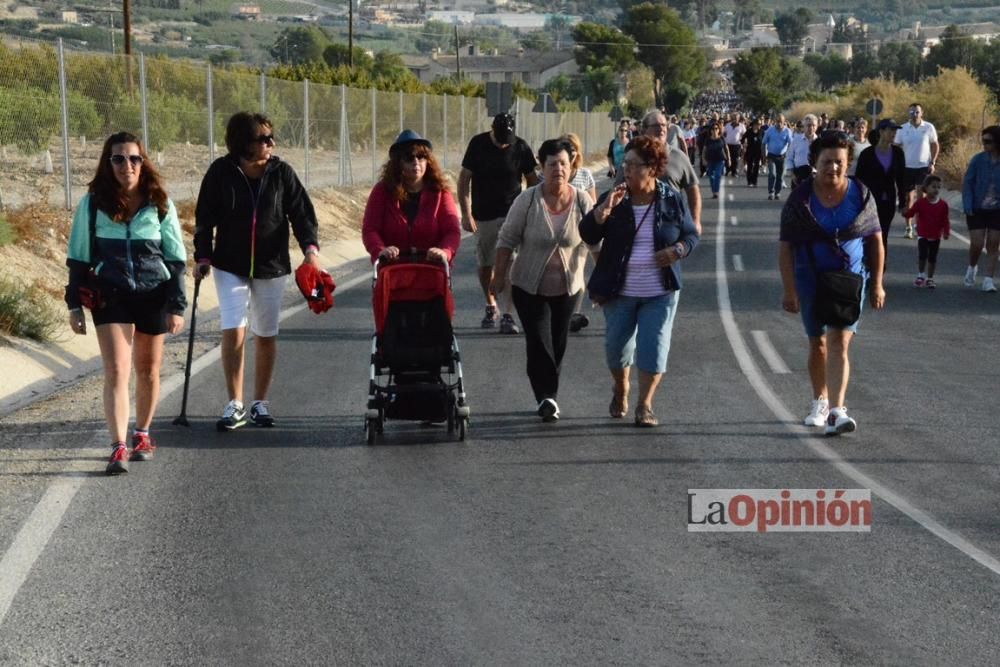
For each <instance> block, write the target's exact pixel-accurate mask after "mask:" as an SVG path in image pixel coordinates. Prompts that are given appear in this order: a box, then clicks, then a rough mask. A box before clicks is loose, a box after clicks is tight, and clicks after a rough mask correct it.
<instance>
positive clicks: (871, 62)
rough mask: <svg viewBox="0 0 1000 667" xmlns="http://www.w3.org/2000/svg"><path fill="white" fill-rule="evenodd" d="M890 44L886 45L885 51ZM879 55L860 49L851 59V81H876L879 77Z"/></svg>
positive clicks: (870, 50) (869, 50)
mask: <svg viewBox="0 0 1000 667" xmlns="http://www.w3.org/2000/svg"><path fill="white" fill-rule="evenodd" d="M886 46H888V44H886V45H884V46H883V47H882V48H883V49H884V48H885V47H886ZM879 55H881V54H876V53H875V51H874V50H872V49H858V50H857V51H855V52H854V57H853V58H851V81H861V80H862V79H874V78H876V77H878V76H879V74H880V73H881V69H880V68H879Z"/></svg>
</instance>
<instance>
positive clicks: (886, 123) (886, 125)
mask: <svg viewBox="0 0 1000 667" xmlns="http://www.w3.org/2000/svg"><path fill="white" fill-rule="evenodd" d="M901 127H903V126H902V125H897V124H896V121H894V120H893V119H891V118H883V119H882V120H880V121H879V122H878V129H880V130H898V129H900V128H901Z"/></svg>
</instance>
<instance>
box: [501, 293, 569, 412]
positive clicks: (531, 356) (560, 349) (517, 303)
mask: <svg viewBox="0 0 1000 667" xmlns="http://www.w3.org/2000/svg"><path fill="white" fill-rule="evenodd" d="M511 296H512V297H513V299H514V307H515V308H517V316H518V317H519V318H521V328H522V329H523V330H524V339H525V340H524V342H525V348H526V351H527V355H526V356H527V366H528V380H529V381H530V382H531V390H532V392H534V394H535V400H536V401H541V400H542V399H545V398H551V399H555V398H556V395H557V394H558V393H559V370H560V368H561V367H562V359H563V354H565V352H566V338H567V337H568V336H569V319H570V316H572V314H573V304H574V303H575V302H576V294H562V295H559V296H540V295H538V294H529V293H528V292H526V291H525V290H523V289H521V288H520V287H514V288H512V289H511Z"/></svg>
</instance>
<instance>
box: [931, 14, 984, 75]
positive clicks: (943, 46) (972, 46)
mask: <svg viewBox="0 0 1000 667" xmlns="http://www.w3.org/2000/svg"><path fill="white" fill-rule="evenodd" d="M982 50H983V46H982V44H980V43H979V42H978V41H976V40H974V39H971V38H969V36H968V35H963V34H962V31H961V30H959V29H958V26H956V25H950V26H948V27H947V28H945V29H944V32H943V33H941V42H940V43H939V44H935V45H934V46H932V47H931V50H930V52H929V53H928V54H927V58H926V59H925V61H924V71H925V72H927V74H929V75H931V76H933V75H935V74H937V71H938V69H952V68H955V67H964V68H966V69H970V70H971V69H972V67H973V65H974V63H976V62H977V61H978V60H979V57H980V56H979V54H980V53H981V52H982Z"/></svg>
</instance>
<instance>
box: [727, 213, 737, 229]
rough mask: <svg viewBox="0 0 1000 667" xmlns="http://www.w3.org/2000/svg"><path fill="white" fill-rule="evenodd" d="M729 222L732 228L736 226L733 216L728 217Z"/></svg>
mask: <svg viewBox="0 0 1000 667" xmlns="http://www.w3.org/2000/svg"><path fill="white" fill-rule="evenodd" d="M729 222H730V223H732V225H733V227H735V226H736V225H737V220H736V216H735V215H731V216H729Z"/></svg>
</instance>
